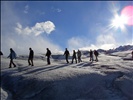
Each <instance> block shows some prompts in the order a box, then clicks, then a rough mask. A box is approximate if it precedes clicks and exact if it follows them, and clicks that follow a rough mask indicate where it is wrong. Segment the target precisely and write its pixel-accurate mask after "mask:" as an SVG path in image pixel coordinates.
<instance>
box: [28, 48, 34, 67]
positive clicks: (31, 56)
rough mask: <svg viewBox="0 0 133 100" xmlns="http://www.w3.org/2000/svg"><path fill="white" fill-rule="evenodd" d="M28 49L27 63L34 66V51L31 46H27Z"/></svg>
mask: <svg viewBox="0 0 133 100" xmlns="http://www.w3.org/2000/svg"><path fill="white" fill-rule="evenodd" d="M29 50H30V53H29V58H28V63H29V66H30V65H31V66H34V64H33V58H34V51H33V50H32V49H31V48H29Z"/></svg>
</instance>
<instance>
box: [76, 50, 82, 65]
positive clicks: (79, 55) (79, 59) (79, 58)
mask: <svg viewBox="0 0 133 100" xmlns="http://www.w3.org/2000/svg"><path fill="white" fill-rule="evenodd" d="M81 55H82V54H81V51H80V50H78V52H77V56H78V62H79V63H80V62H82V60H81Z"/></svg>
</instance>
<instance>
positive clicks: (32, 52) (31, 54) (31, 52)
mask: <svg viewBox="0 0 133 100" xmlns="http://www.w3.org/2000/svg"><path fill="white" fill-rule="evenodd" d="M33 57H34V51H33V50H30V53H29V58H33Z"/></svg>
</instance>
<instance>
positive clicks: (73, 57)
mask: <svg viewBox="0 0 133 100" xmlns="http://www.w3.org/2000/svg"><path fill="white" fill-rule="evenodd" d="M74 59H75V62H76V63H77V57H76V52H75V50H73V56H72V63H73V60H74Z"/></svg>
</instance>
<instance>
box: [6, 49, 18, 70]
mask: <svg viewBox="0 0 133 100" xmlns="http://www.w3.org/2000/svg"><path fill="white" fill-rule="evenodd" d="M16 56H17V55H16V53H15V51H14V50H13V49H12V48H10V54H9V56H8V58H10V64H9V68H11V67H12V64H13V65H14V67H16V65H15V63H14V62H13V59H16Z"/></svg>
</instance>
